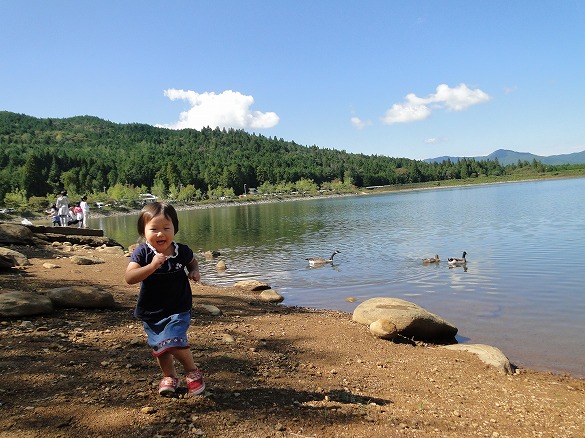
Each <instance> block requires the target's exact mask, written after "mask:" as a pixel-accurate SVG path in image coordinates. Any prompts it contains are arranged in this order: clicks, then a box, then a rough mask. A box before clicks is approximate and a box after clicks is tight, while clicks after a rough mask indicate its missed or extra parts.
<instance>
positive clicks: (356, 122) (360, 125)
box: [351, 117, 372, 129]
mask: <svg viewBox="0 0 585 438" xmlns="http://www.w3.org/2000/svg"><path fill="white" fill-rule="evenodd" d="M351 124H352V125H353V127H354V128H357V129H364V128H365V127H366V126H370V125H371V124H372V122H371V121H370V120H362V119H360V118H359V117H352V118H351Z"/></svg>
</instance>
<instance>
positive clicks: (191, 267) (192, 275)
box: [187, 257, 201, 281]
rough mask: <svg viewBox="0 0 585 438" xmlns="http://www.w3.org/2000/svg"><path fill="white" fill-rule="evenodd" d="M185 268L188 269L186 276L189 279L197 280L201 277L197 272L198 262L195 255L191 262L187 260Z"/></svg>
mask: <svg viewBox="0 0 585 438" xmlns="http://www.w3.org/2000/svg"><path fill="white" fill-rule="evenodd" d="M187 270H188V271H189V274H187V277H189V279H190V280H193V281H199V280H200V279H201V274H200V273H199V262H198V261H197V259H196V258H195V257H193V260H191V262H189V264H188V265H187Z"/></svg>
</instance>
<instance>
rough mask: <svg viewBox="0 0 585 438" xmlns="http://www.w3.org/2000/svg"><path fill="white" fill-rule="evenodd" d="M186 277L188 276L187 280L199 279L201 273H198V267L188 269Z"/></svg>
mask: <svg viewBox="0 0 585 438" xmlns="http://www.w3.org/2000/svg"><path fill="white" fill-rule="evenodd" d="M187 277H189V280H193V281H199V280H201V274H200V273H199V270H198V269H195V270H193V271H189V273H188V274H187Z"/></svg>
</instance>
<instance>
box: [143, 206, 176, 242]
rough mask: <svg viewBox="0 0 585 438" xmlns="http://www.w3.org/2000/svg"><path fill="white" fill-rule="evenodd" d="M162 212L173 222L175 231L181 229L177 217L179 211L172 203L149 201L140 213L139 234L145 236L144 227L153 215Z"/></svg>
mask: <svg viewBox="0 0 585 438" xmlns="http://www.w3.org/2000/svg"><path fill="white" fill-rule="evenodd" d="M160 214H162V215H163V216H164V217H166V218H167V219H169V220H170V221H171V222H172V223H173V228H174V229H175V233H177V232H178V231H179V218H178V217H177V211H176V210H175V207H173V206H172V205H171V204H167V203H166V202H149V203H148V204H146V205H145V206H144V207H143V208H142V210H141V211H140V215H139V216H138V224H137V229H138V234H139V235H140V236H141V237H144V229H145V227H146V224H147V223H148V222H150V220H151V219H152V218H153V217H155V216H158V215H160Z"/></svg>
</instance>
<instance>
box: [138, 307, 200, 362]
mask: <svg viewBox="0 0 585 438" xmlns="http://www.w3.org/2000/svg"><path fill="white" fill-rule="evenodd" d="M190 322H191V312H183V313H177V314H174V315H171V316H167V317H166V318H163V319H161V320H160V321H144V323H143V324H144V331H145V332H146V334H147V335H148V345H149V346H150V347H152V355H153V356H160V355H161V354H163V353H165V352H166V351H169V350H171V349H173V348H189V342H188V341H187V330H188V329H189V324H190Z"/></svg>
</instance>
